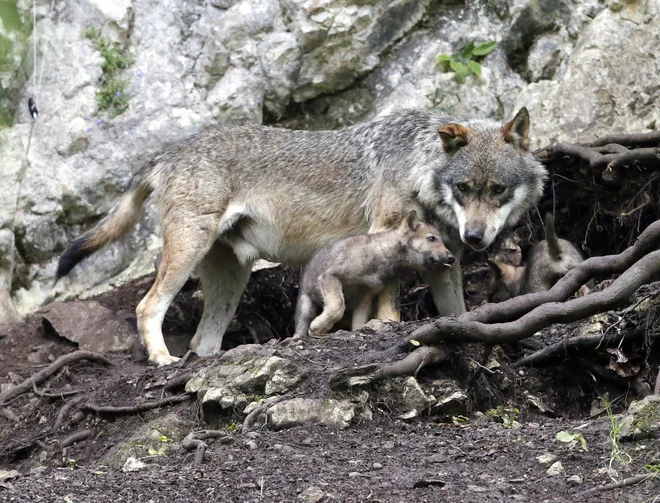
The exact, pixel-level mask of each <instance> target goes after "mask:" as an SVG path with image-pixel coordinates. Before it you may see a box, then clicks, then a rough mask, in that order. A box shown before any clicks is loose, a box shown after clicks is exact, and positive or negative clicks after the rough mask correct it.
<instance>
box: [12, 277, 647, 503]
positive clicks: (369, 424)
mask: <svg viewBox="0 0 660 503" xmlns="http://www.w3.org/2000/svg"><path fill="white" fill-rule="evenodd" d="M475 271H476V273H474V274H471V276H472V277H474V278H477V279H478V278H482V277H483V274H481V273H480V272H479V269H478V268H476V269H475ZM296 273H297V271H295V270H284V272H283V271H282V270H280V271H279V272H278V271H277V270H264V271H259V272H257V273H255V275H254V277H253V279H252V280H251V283H250V287H249V289H248V292H246V294H245V297H244V299H243V302H242V304H241V308H240V309H239V313H238V321H239V324H240V327H241V328H240V329H239V330H238V331H237V332H236V333H235V334H232V335H230V336H228V337H227V343H226V347H227V348H230V347H233V346H236V345H238V344H242V343H245V342H247V343H254V342H257V340H259V342H263V341H265V340H267V339H269V338H272V336H273V335H276V336H277V335H280V334H288V333H290V332H289V330H290V320H291V315H292V309H293V304H292V301H291V299H295V294H296V292H295V284H296V282H297V277H296ZM468 273H469V274H468V275H470V272H469V268H468ZM151 281H153V278H152V277H147V278H143V279H141V280H136V281H134V282H132V283H130V284H128V285H125V286H124V287H121V288H120V289H119V290H117V291H114V292H109V293H108V294H104V295H102V296H99V297H97V298H96V299H95V300H97V301H99V302H101V303H103V304H104V305H106V306H107V307H109V308H111V309H113V310H114V311H116V312H122V313H131V312H134V308H135V305H136V304H137V302H138V301H139V300H140V298H141V297H142V295H144V292H145V291H146V289H147V288H148V287H149V285H150V283H151ZM475 282H476V283H479V282H478V281H476V280H475ZM472 290H473V291H474V292H475V293H474V295H473V296H472V297H471V298H470V299H469V300H470V303H472V304H473V305H474V304H478V303H479V302H480V301H481V300H482V298H483V296H482V295H481V294H480V293H479V292H481V290H480V287H479V286H478V284H477V285H476V286H473V288H472ZM194 292H195V282H194V281H191V282H189V284H188V285H187V287H186V289H185V291H184V292H183V293H182V294H181V295H180V297H179V298H178V300H177V302H176V306H174V308H173V309H172V310H171V311H170V313H169V314H168V317H167V320H166V323H165V332H166V334H167V337H168V345H169V346H170V347H171V348H177V349H175V351H174V352H175V353H176V352H178V353H179V354H183V352H185V350H186V345H187V342H188V340H189V338H190V337H191V336H192V334H193V333H194V330H195V326H196V323H197V321H198V320H199V315H200V314H201V301H200V300H199V299H198V298H196V296H195V294H194ZM404 293H405V298H404V302H403V304H404V310H406V309H407V311H406V313H407V314H406V317H407V318H408V319H411V318H416V317H423V316H424V315H426V314H428V313H427V312H426V310H427V309H429V310H430V309H432V307H431V308H429V307H428V306H429V304H430V305H431V306H432V303H430V301H429V298H428V292H427V291H426V290H425V289H424V288H423V287H419V286H415V285H412V286H406V287H404ZM274 306H278V307H279V309H274ZM406 306H407V307H406ZM269 313H276V315H275V316H273V315H271V314H269ZM248 326H251V327H253V330H248V329H247V327H248ZM413 326H414V323H409V324H407V325H406V324H404V325H402V326H398V327H394V328H391V329H390V330H389V331H388V330H385V331H384V332H383V333H379V334H377V335H376V334H373V333H372V334H370V333H368V331H363V332H362V333H350V332H343V331H340V332H337V333H336V334H335V335H334V336H332V337H329V338H328V339H327V340H321V341H313V342H310V343H305V345H304V347H303V349H300V348H293V349H287V351H289V356H291V357H292V358H295V359H296V361H297V362H298V364H299V365H303V366H305V367H306V369H307V370H308V371H309V375H310V376H312V377H310V378H309V379H308V381H307V382H306V383H305V385H303V386H302V387H301V391H300V392H301V393H307V394H311V395H315V396H327V394H328V393H329V391H328V389H327V379H328V377H329V376H330V375H331V374H332V372H333V371H334V370H336V369H337V368H340V367H342V366H345V365H348V364H350V363H352V362H355V363H357V362H358V361H359V360H360V355H362V354H364V353H365V352H366V351H369V350H371V349H383V348H386V347H388V346H389V345H391V344H392V342H393V341H394V340H395V339H396V337H397V334H400V333H401V331H405V330H409V329H410V328H412V327H413ZM578 329H579V326H578V325H576V326H557V327H553V328H551V329H549V330H546V331H544V332H543V333H542V334H541V335H540V336H539V337H540V340H542V341H543V342H545V343H548V342H553V341H556V340H560V339H561V338H563V337H565V336H566V335H567V334H570V333H572V332H573V331H575V330H578ZM255 339H256V340H255ZM75 349H76V348H75V345H73V344H71V343H69V342H68V341H65V340H64V339H62V338H60V337H58V336H57V335H55V334H53V333H51V331H50V330H49V329H48V327H47V326H44V324H43V323H42V319H41V317H40V316H39V315H35V316H33V317H32V318H31V319H29V320H28V321H27V322H25V323H23V324H20V325H13V326H4V327H3V328H2V330H1V331H0V365H1V366H2V372H0V382H1V383H9V382H12V380H13V381H14V382H20V381H21V380H22V379H24V378H26V377H28V376H29V375H31V374H33V373H34V372H36V371H37V370H39V368H41V367H43V366H44V365H45V364H47V363H48V362H50V361H52V360H54V359H55V358H57V357H58V356H60V355H61V354H64V353H68V352H71V351H73V350H75ZM604 349H605V348H602V352H601V353H602V355H603V357H604V358H606V356H605V355H606V353H605V351H604ZM480 351H481V349H480V348H477V347H475V348H472V349H471V350H464V351H462V350H461V351H460V352H459V353H458V355H459V356H457V358H456V360H455V361H452V362H451V364H449V365H445V366H443V368H441V369H435V370H423V371H422V372H423V373H424V376H421V375H420V379H421V378H431V377H442V376H446V375H451V376H454V377H456V378H457V379H458V380H459V381H462V382H465V380H466V378H467V376H468V371H467V363H466V362H468V361H470V360H471V359H474V358H476V357H477V355H478V354H480V353H479V352H480ZM626 351H628V353H630V354H632V353H634V348H632V349H626ZM523 352H524V350H523V349H521V348H520V347H505V348H504V349H503V350H500V352H499V353H497V356H498V359H499V360H500V364H501V367H500V369H498V370H497V371H496V372H494V373H493V375H483V374H482V376H481V377H480V379H479V380H477V381H476V383H475V384H473V385H472V387H470V388H468V393H469V395H470V413H469V420H467V421H463V420H461V421H454V422H452V420H451V419H447V418H440V417H435V416H428V415H423V416H422V417H419V418H416V419H412V420H402V419H400V418H399V415H400V413H401V412H402V409H401V404H400V403H398V402H397V399H396V397H395V395H396V393H394V392H393V393H392V394H391V396H392V399H391V400H389V399H384V400H382V401H380V402H378V403H377V404H376V406H375V410H374V411H373V419H371V420H368V419H366V418H360V419H358V420H357V421H354V422H353V424H351V426H350V427H349V428H347V429H344V430H334V429H330V428H326V427H321V426H310V427H298V428H293V429H290V430H284V431H270V430H268V429H266V428H261V429H257V431H255V432H249V433H242V432H241V428H240V427H238V428H237V427H236V424H237V423H238V424H240V422H241V421H242V418H240V417H228V418H227V422H226V424H224V425H223V426H221V428H222V429H224V430H225V431H226V434H227V436H229V437H230V438H231V439H233V442H232V443H231V444H229V445H226V444H224V443H220V442H218V441H214V440H209V441H208V443H209V449H208V451H207V455H206V460H205V462H204V464H202V465H195V464H193V459H192V454H190V453H187V452H185V451H184V450H183V449H182V448H181V447H180V444H178V443H173V444H172V445H171V446H169V447H168V449H167V451H166V453H165V455H157V454H155V455H151V456H147V457H145V458H144V459H142V461H143V462H144V463H145V464H146V467H145V468H144V469H142V470H140V471H137V472H131V473H125V472H123V471H122V470H121V468H120V467H116V466H112V464H111V463H109V462H108V459H109V458H108V456H111V454H112V452H114V451H113V449H116V447H117V446H118V445H120V444H121V443H122V442H124V441H126V439H127V438H128V437H129V436H130V435H131V433H133V432H134V431H136V430H137V429H138V428H140V427H141V426H143V425H149V424H152V422H153V421H154V420H155V419H157V418H159V417H162V416H163V415H164V414H167V413H171V412H173V411H174V412H175V413H176V414H177V416H178V417H179V418H180V420H181V421H182V422H183V424H185V425H186V426H187V428H189V431H193V430H197V429H203V428H205V427H208V426H205V424H204V420H203V417H202V414H201V411H200V410H199V409H198V407H197V405H196V403H195V402H194V401H193V402H185V403H182V404H179V405H176V406H173V407H164V408H163V409H159V410H152V411H149V412H145V413H141V414H133V415H119V416H117V415H98V414H93V413H88V414H86V415H84V416H82V417H78V418H77V420H75V421H71V422H69V423H67V424H66V427H65V428H63V429H62V430H60V431H58V432H56V433H54V434H52V435H44V433H46V432H48V431H49V430H50V428H51V427H52V425H53V423H54V421H55V418H56V416H57V414H58V412H59V411H60V409H61V407H62V405H63V402H65V401H69V400H71V399H73V397H66V398H64V399H62V398H61V397H57V396H56V397H39V396H36V395H35V394H34V393H27V394H25V395H23V396H21V397H18V398H16V399H15V400H14V401H12V403H11V404H10V406H11V407H12V409H13V410H14V411H15V412H17V413H19V415H20V417H21V421H20V422H19V423H17V424H16V423H11V422H9V421H8V420H6V419H4V418H0V431H1V433H0V467H2V469H5V470H12V469H13V470H18V472H19V473H20V476H18V477H16V478H9V479H5V480H2V479H1V478H0V501H13V502H41V501H43V502H66V503H70V502H74V503H82V502H94V503H99V502H106V501H107V502H119V501H126V502H129V501H130V502H142V501H143V502H147V501H151V502H169V501H221V502H225V501H226V502H230V501H231V502H260V501H266V502H271V501H272V502H293V501H306V502H319V501H342V502H387V503H390V502H435V501H443V502H466V503H467V502H500V501H502V502H504V501H507V502H509V501H521V502H542V501H557V502H563V501H566V502H569V501H571V502H579V501H599V502H617V503H620V502H635V503H642V502H648V503H652V502H657V501H660V482H659V481H658V479H655V480H650V481H646V482H643V483H641V484H636V485H633V486H630V487H625V488H621V489H616V490H610V491H607V492H603V493H601V494H597V495H592V496H583V497H581V496H578V493H580V492H581V491H584V490H586V489H589V488H592V487H594V486H598V485H602V484H605V483H608V482H611V481H612V479H616V480H621V479H623V478H626V477H629V476H632V475H635V474H639V473H644V472H645V466H646V465H651V464H658V463H659V462H660V445H658V444H659V442H658V441H657V440H649V441H646V442H636V443H631V444H626V445H622V448H623V449H624V450H625V451H626V452H627V453H628V454H629V456H630V462H628V463H622V462H619V461H617V460H612V459H611V458H612V452H613V451H612V446H611V443H610V430H611V422H610V418H608V416H607V414H604V413H602V412H601V413H596V414H593V413H592V411H591V408H590V406H591V403H592V401H593V400H595V399H597V398H598V397H599V396H603V395H605V394H606V393H607V394H609V396H610V397H611V399H612V403H613V404H614V405H613V406H614V410H615V412H621V411H623V410H625V408H626V406H627V404H628V403H629V402H630V401H631V400H632V399H633V398H634V394H633V392H632V391H631V390H630V389H628V387H627V385H626V386H624V387H621V386H616V385H615V384H616V383H614V384H613V383H608V382H602V381H600V380H598V379H595V378H594V376H593V374H592V373H590V372H589V371H586V370H585V368H586V367H585V365H584V362H583V361H582V360H580V359H579V358H568V356H566V357H565V358H563V359H562V361H557V360H555V361H554V362H552V363H551V364H549V365H546V366H544V367H540V368H538V369H533V368H532V369H525V370H514V369H512V368H510V367H509V363H510V362H511V361H513V360H515V359H517V358H518V357H520V356H521V355H522V354H523ZM657 356H658V355H657V348H656V351H655V353H652V358H657ZM110 358H111V360H112V362H113V363H114V366H112V367H105V366H103V365H101V364H99V363H91V362H84V361H83V362H78V363H74V364H71V365H70V366H68V368H66V369H64V370H63V371H61V372H59V373H58V374H57V375H55V376H54V377H52V378H51V379H50V380H49V381H48V382H47V383H45V384H44V385H42V387H41V391H43V390H44V389H47V390H48V391H50V392H54V394H55V393H62V392H65V391H79V392H81V394H82V395H83V396H85V397H86V400H89V401H92V402H94V403H96V404H102V405H133V404H135V403H139V402H141V401H150V400H157V399H159V398H161V397H168V396H179V395H180V394H181V393H182V390H181V389H174V390H171V391H167V392H166V391H165V390H164V388H163V383H166V382H167V380H168V378H173V377H176V376H178V375H182V374H184V373H187V372H193V371H195V370H196V369H198V368H202V367H204V366H207V365H208V364H209V363H211V362H212V361H213V358H210V359H202V358H198V357H196V356H194V355H192V356H191V357H190V358H189V359H188V361H187V363H186V365H185V367H184V368H177V369H172V368H163V369H156V368H153V367H149V366H147V364H146V362H145V361H143V360H140V358H139V357H136V355H133V356H131V355H127V354H113V355H110ZM557 363H559V364H557ZM652 365H653V362H649V366H652ZM376 386H386V384H383V385H376ZM530 391H531V392H534V393H536V394H538V395H539V396H542V397H543V400H544V401H545V402H546V403H548V404H550V405H552V407H553V410H554V413H552V414H550V415H548V414H541V413H539V412H538V410H536V409H535V408H533V407H531V406H530V405H529V401H528V399H527V398H526V397H527V394H528V393H529V392H530ZM379 393H381V394H379V395H378V396H385V397H387V396H389V395H388V394H387V390H385V392H383V390H382V389H381V390H379ZM74 396H75V395H74ZM498 405H499V406H504V407H506V408H508V409H509V410H513V409H514V408H517V409H520V412H519V413H517V412H511V414H512V417H515V419H516V420H517V422H518V423H519V425H516V426H515V427H513V428H510V427H505V425H504V424H503V422H502V418H500V420H497V419H495V418H493V417H490V416H489V414H488V413H489V411H492V410H493V409H494V408H495V407H497V406H498ZM80 430H91V437H90V438H88V439H87V440H85V441H82V442H79V443H76V444H73V445H72V446H69V447H65V448H61V447H60V445H59V442H61V441H62V440H63V439H64V438H66V437H67V436H69V435H70V434H71V433H72V432H76V431H80ZM559 431H569V432H574V433H577V432H580V433H582V435H583V437H584V439H585V440H586V443H587V449H588V451H586V450H584V449H583V448H582V447H581V445H580V443H579V442H577V441H574V442H572V443H561V442H558V441H557V440H556V439H555V436H556V434H557V433H558V432H559ZM35 439H36V440H35ZM548 453H550V454H553V455H555V456H557V460H558V461H561V463H562V465H563V472H562V473H561V474H560V475H557V476H549V475H547V473H546V472H547V470H548V466H549V465H542V464H541V463H540V462H539V460H537V457H539V456H541V455H544V454H548ZM608 468H611V470H613V471H609V472H608ZM574 475H577V476H579V478H580V481H579V482H570V481H569V480H568V479H569V477H571V476H574Z"/></svg>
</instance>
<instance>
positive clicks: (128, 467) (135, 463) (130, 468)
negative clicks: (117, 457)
mask: <svg viewBox="0 0 660 503" xmlns="http://www.w3.org/2000/svg"><path fill="white" fill-rule="evenodd" d="M146 467H147V465H146V464H145V463H144V462H143V461H140V460H139V459H135V458H134V457H129V458H127V459H126V462H125V463H124V466H122V467H121V471H122V472H137V471H140V470H143V469H145V468H146Z"/></svg>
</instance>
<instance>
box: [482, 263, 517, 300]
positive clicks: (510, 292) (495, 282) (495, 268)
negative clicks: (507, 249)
mask: <svg viewBox="0 0 660 503" xmlns="http://www.w3.org/2000/svg"><path fill="white" fill-rule="evenodd" d="M488 265H489V267H490V270H491V274H490V277H489V278H488V284H487V287H486V288H487V290H488V302H491V303H495V302H504V301H505V300H509V299H511V298H513V297H516V296H517V295H519V294H520V290H521V281H522V276H523V274H524V269H525V268H524V267H521V266H517V267H516V266H512V265H509V264H505V263H503V262H497V261H493V260H489V261H488Z"/></svg>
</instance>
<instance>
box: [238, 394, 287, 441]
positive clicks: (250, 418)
mask: <svg viewBox="0 0 660 503" xmlns="http://www.w3.org/2000/svg"><path fill="white" fill-rule="evenodd" d="M286 398H289V395H280V396H272V397H270V398H267V399H266V400H264V403H262V404H261V405H260V406H259V407H257V408H256V409H254V410H253V411H252V412H250V413H249V414H248V415H247V416H245V420H244V421H243V433H247V432H248V431H250V430H252V427H253V426H254V423H255V422H256V421H257V418H258V417H259V416H260V415H261V414H262V413H264V412H265V411H266V410H267V409H269V408H270V407H272V406H273V405H275V404H276V403H280V402H281V401H282V400H284V399H286Z"/></svg>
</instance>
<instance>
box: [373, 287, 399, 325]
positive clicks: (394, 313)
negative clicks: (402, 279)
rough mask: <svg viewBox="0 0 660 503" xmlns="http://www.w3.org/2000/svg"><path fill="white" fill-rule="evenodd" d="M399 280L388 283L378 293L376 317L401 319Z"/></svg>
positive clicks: (389, 319)
mask: <svg viewBox="0 0 660 503" xmlns="http://www.w3.org/2000/svg"><path fill="white" fill-rule="evenodd" d="M398 304H399V282H398V281H394V282H392V283H388V284H386V285H385V286H384V287H383V289H382V290H381V291H380V293H379V294H378V307H377V311H376V318H378V319H379V320H383V321H401V312H400V311H399V306H398Z"/></svg>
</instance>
